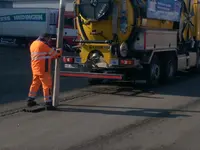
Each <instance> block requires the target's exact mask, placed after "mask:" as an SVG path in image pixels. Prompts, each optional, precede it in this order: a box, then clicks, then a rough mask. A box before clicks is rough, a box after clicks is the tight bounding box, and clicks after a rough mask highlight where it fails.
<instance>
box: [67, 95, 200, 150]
mask: <svg viewBox="0 0 200 150" xmlns="http://www.w3.org/2000/svg"><path fill="white" fill-rule="evenodd" d="M199 104H200V99H197V100H195V101H191V102H189V103H187V104H184V105H179V106H177V107H174V108H172V109H166V110H163V112H160V113H157V114H155V116H153V117H149V118H146V119H143V120H140V121H137V122H134V123H133V124H129V125H127V126H125V127H123V128H119V129H116V130H114V131H111V132H110V133H108V134H106V135H101V136H98V137H96V138H94V139H91V140H88V141H84V142H83V143H81V144H79V145H76V146H72V147H70V148H68V149H66V150H93V149H94V148H95V149H96V150H100V149H101V145H102V144H105V143H107V142H108V141H109V140H110V139H112V138H116V137H119V136H121V135H124V134H126V133H128V132H129V131H130V130H131V131H134V130H137V129H139V128H143V127H145V126H149V125H150V124H151V123H156V122H163V121H165V120H166V119H168V117H170V115H171V114H172V113H173V114H174V113H176V112H178V111H184V110H185V109H187V108H190V107H194V106H197V105H199Z"/></svg>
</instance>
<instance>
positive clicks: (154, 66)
mask: <svg viewBox="0 0 200 150" xmlns="http://www.w3.org/2000/svg"><path fill="white" fill-rule="evenodd" d="M145 68H146V71H147V78H146V83H147V86H149V87H154V86H157V85H158V84H159V80H160V76H161V65H160V61H159V59H158V57H157V55H155V54H154V56H153V58H152V60H151V63H150V64H149V65H147V66H146V67H145Z"/></svg>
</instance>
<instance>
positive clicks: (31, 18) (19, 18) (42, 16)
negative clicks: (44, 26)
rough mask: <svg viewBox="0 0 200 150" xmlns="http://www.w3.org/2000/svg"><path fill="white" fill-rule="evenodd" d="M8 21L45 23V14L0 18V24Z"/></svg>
mask: <svg viewBox="0 0 200 150" xmlns="http://www.w3.org/2000/svg"><path fill="white" fill-rule="evenodd" d="M10 21H40V22H41V21H42V22H43V21H46V14H45V13H30V14H15V15H6V16H0V22H10Z"/></svg>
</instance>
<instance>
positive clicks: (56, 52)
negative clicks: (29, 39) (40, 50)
mask: <svg viewBox="0 0 200 150" xmlns="http://www.w3.org/2000/svg"><path fill="white" fill-rule="evenodd" d="M45 46H46V49H47V52H48V54H49V55H50V56H51V58H53V59H56V58H58V57H61V56H62V49H56V48H51V47H49V46H48V45H45Z"/></svg>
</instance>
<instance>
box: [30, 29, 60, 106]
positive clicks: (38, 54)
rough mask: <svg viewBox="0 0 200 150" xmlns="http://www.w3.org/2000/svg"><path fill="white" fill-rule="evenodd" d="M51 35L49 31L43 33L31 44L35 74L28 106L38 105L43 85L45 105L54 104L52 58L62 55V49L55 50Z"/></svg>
mask: <svg viewBox="0 0 200 150" xmlns="http://www.w3.org/2000/svg"><path fill="white" fill-rule="evenodd" d="M50 39H51V36H50V35H49V34H47V33H45V34H43V35H41V36H40V37H39V38H38V39H37V40H35V41H34V42H33V43H32V44H31V46H30V54H31V69H32V74H33V79H32V84H31V86H30V90H29V94H28V102H27V106H28V107H32V106H35V105H37V103H36V102H35V97H36V94H37V91H38V90H39V88H40V86H41V85H42V88H43V96H44V101H45V106H46V107H47V108H53V106H52V95H51V94H52V77H51V60H52V59H56V58H58V57H60V56H61V54H62V51H61V49H59V50H57V51H56V50H55V49H53V48H51V47H50V46H49V45H48V43H49V41H50Z"/></svg>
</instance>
